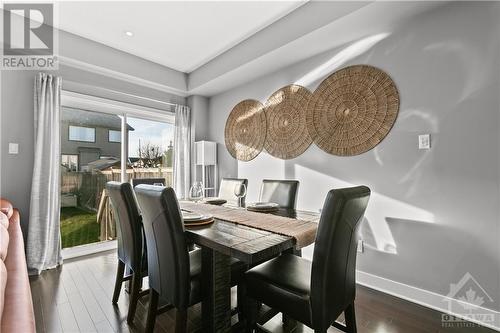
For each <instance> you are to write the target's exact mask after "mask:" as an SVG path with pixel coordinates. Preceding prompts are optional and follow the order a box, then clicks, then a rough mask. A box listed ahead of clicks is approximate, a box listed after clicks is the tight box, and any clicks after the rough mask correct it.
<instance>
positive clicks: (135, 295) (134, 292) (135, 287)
mask: <svg viewBox="0 0 500 333" xmlns="http://www.w3.org/2000/svg"><path fill="white" fill-rule="evenodd" d="M132 274H133V275H132V285H131V287H130V288H131V290H130V303H129V306H128V315H127V323H129V324H132V323H133V322H134V316H135V309H136V308H137V302H138V301H139V291H140V289H141V283H142V281H141V280H142V276H141V273H140V272H137V273H136V272H134V273H132Z"/></svg>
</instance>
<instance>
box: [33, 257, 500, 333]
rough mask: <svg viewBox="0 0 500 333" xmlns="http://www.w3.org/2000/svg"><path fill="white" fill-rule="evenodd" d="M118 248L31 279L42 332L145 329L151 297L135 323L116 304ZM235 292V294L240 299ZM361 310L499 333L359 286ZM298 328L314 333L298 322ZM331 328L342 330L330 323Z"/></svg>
mask: <svg viewBox="0 0 500 333" xmlns="http://www.w3.org/2000/svg"><path fill="white" fill-rule="evenodd" d="M116 261H117V259H116V254H115V252H104V253H101V254H96V255H91V256H86V257H82V258H79V259H76V260H67V261H65V263H64V265H63V266H62V267H61V268H58V269H54V270H51V271H47V272H44V273H43V274H42V275H41V276H39V277H37V278H32V279H31V281H30V284H31V291H32V294H33V305H34V308H35V316H36V327H37V332H50V333H52V332H141V331H142V330H143V320H144V319H145V317H146V307H147V296H146V297H144V298H143V299H142V301H141V302H140V303H141V304H139V306H138V309H137V314H136V319H135V324H134V326H129V325H127V322H126V317H127V308H128V305H127V304H128V294H127V293H125V292H124V291H123V290H122V294H121V295H120V299H119V301H118V305H117V306H113V305H112V304H111V298H112V294H113V286H114V279H115V273H116ZM235 297H236V293H235V292H234V293H233V301H235ZM174 311H175V310H171V311H168V312H166V313H163V314H161V315H160V316H158V319H157V320H156V327H155V331H156V332H173V331H174V322H175V321H174V318H175V312H174ZM356 315H357V323H358V332H360V333H364V332H374V333H396V332H398V333H399V332H400V333H412V332H450V333H455V332H494V331H492V330H489V329H486V328H483V327H478V326H477V325H473V324H471V325H468V326H469V327H461V328H458V327H454V328H443V327H442V326H441V313H439V312H437V311H434V310H431V309H428V308H425V307H422V306H419V305H416V304H413V303H410V302H407V301H404V300H401V299H399V298H396V297H393V296H390V295H387V294H384V293H381V292H378V291H375V290H371V289H368V288H365V287H362V286H359V287H358V289H357V296H356ZM200 317H201V306H200V305H196V306H194V307H192V308H191V309H190V310H189V313H188V329H189V331H190V332H191V331H193V332H201V329H200V325H201V318H200ZM265 328H266V329H268V330H269V331H272V332H286V331H287V330H286V329H284V328H283V327H282V326H281V316H280V315H277V316H276V317H274V318H273V319H272V320H271V321H269V322H268V323H267V324H266V326H265ZM294 332H297V333H301V332H312V330H310V329H309V328H307V327H303V326H302V325H299V326H298V327H297V328H296V329H295V330H294ZM329 332H339V331H337V330H336V329H334V328H330V330H329Z"/></svg>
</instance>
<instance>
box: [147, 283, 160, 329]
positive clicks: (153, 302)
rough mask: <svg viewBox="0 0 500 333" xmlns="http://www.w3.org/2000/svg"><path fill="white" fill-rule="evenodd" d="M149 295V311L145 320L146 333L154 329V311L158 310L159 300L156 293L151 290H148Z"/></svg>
mask: <svg viewBox="0 0 500 333" xmlns="http://www.w3.org/2000/svg"><path fill="white" fill-rule="evenodd" d="M149 295H150V297H149V309H148V316H147V318H146V333H152V332H153V329H154V328H155V322H156V311H157V309H158V298H159V295H158V293H157V292H156V291H155V290H153V289H150V292H149Z"/></svg>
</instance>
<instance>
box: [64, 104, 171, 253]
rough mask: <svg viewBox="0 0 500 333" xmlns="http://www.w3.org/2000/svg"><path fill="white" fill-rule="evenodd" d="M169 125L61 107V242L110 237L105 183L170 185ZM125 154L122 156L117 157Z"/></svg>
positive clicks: (76, 243)
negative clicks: (142, 180)
mask: <svg viewBox="0 0 500 333" xmlns="http://www.w3.org/2000/svg"><path fill="white" fill-rule="evenodd" d="M173 129H174V127H173V123H172V121H168V120H166V121H161V120H156V119H155V120H152V119H143V118H140V117H137V116H135V115H134V117H131V116H127V113H126V112H124V113H122V114H116V113H115V114H113V113H110V112H98V111H96V110H93V111H87V110H84V109H83V108H76V107H66V106H63V108H62V117H61V133H62V134H61V186H60V190H61V238H62V247H63V248H71V247H75V246H81V245H87V244H92V243H98V242H103V241H109V240H113V239H115V238H116V228H115V221H114V217H113V212H112V209H111V204H110V202H109V200H108V198H107V196H106V194H105V185H106V182H108V181H111V180H114V181H122V180H123V181H132V180H133V179H147V180H148V181H153V182H154V183H158V184H163V185H167V186H170V185H171V184H172V175H173V172H172V158H173ZM123 152H126V154H125V155H126V156H123V155H124V154H123Z"/></svg>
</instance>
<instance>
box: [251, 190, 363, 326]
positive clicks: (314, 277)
mask: <svg viewBox="0 0 500 333" xmlns="http://www.w3.org/2000/svg"><path fill="white" fill-rule="evenodd" d="M369 197H370V189H369V188H368V187H366V186H359V187H352V188H344V189H338V190H331V191H330V192H329V193H328V195H327V198H326V200H325V203H324V206H323V211H322V214H321V219H320V222H319V225H318V230H317V234H316V241H315V246H314V254H313V260H312V262H310V261H308V260H306V259H303V258H300V257H297V256H294V255H290V254H285V255H281V256H279V257H277V258H275V259H272V260H270V261H268V262H265V263H263V264H261V265H259V266H256V267H254V268H252V269H250V270H249V271H248V272H246V273H245V275H244V281H243V284H242V288H243V292H242V294H243V295H244V297H245V301H244V303H245V306H244V307H243V310H244V315H245V318H246V321H247V330H248V331H251V330H252V329H253V328H255V327H256V325H257V324H256V322H257V307H258V304H259V303H264V304H266V305H268V306H270V307H272V308H274V309H277V310H279V311H280V312H283V314H286V315H287V316H290V317H291V318H292V319H295V320H297V321H299V322H302V323H303V324H305V325H307V326H309V327H311V328H313V329H314V331H315V332H321V333H324V332H326V331H327V329H328V327H330V326H332V325H333V326H334V327H336V328H338V329H341V330H343V331H345V332H350V333H353V332H356V318H355V313H354V298H355V293H356V280H355V274H356V254H357V243H358V240H357V229H358V226H359V224H360V222H361V221H362V219H363V216H364V212H365V210H366V206H367V204H368V200H369ZM342 312H344V314H345V322H346V325H345V326H344V325H341V324H339V323H337V322H336V319H337V318H338V316H339V315H340V314H341V313H342Z"/></svg>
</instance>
